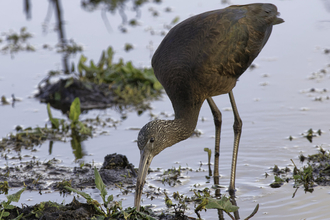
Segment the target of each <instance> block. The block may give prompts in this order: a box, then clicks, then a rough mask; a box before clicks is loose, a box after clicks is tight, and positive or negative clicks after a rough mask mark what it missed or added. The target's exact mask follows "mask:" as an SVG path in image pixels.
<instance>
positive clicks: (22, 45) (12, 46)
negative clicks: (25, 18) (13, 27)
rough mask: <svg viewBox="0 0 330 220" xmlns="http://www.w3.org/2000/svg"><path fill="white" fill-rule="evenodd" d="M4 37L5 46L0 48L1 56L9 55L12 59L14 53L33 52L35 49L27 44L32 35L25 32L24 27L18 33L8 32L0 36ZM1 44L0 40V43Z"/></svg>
mask: <svg viewBox="0 0 330 220" xmlns="http://www.w3.org/2000/svg"><path fill="white" fill-rule="evenodd" d="M2 35H3V36H4V37H5V41H6V42H7V45H5V46H3V47H1V48H0V52H2V53H3V54H7V53H10V55H11V56H12V57H13V55H14V54H15V53H18V52H20V51H29V52H31V51H32V52H33V51H35V48H34V47H33V46H32V45H31V44H29V43H28V42H27V41H28V39H30V38H32V34H31V33H29V32H27V29H26V27H22V28H21V29H20V32H19V33H16V32H14V31H9V32H8V33H3V34H2ZM1 42H2V40H1V38H0V43H1Z"/></svg>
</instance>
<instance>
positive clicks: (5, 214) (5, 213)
mask: <svg viewBox="0 0 330 220" xmlns="http://www.w3.org/2000/svg"><path fill="white" fill-rule="evenodd" d="M9 215H10V213H9V212H4V213H3V214H2V216H3V217H7V216H9Z"/></svg>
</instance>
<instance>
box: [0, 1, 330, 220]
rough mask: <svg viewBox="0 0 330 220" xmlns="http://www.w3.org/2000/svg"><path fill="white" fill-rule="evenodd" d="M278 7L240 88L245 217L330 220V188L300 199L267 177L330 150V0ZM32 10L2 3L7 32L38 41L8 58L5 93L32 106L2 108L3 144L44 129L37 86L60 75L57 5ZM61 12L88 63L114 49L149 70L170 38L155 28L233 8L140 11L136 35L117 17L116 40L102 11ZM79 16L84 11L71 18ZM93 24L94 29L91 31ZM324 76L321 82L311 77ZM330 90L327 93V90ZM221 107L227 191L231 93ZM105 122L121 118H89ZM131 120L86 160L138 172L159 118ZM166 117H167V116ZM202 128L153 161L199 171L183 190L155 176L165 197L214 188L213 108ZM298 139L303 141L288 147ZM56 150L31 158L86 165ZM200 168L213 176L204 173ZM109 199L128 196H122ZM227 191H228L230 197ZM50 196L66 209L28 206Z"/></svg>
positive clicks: (205, 5) (93, 145) (30, 196)
mask: <svg viewBox="0 0 330 220" xmlns="http://www.w3.org/2000/svg"><path fill="white" fill-rule="evenodd" d="M266 2H270V1H266ZM271 2H272V3H274V4H276V5H277V7H278V9H279V11H280V12H281V17H282V18H283V19H284V20H285V23H283V24H281V25H278V26H275V27H274V29H273V33H272V36H271V37H270V39H269V41H268V43H267V45H266V46H265V48H264V49H263V51H262V52H261V53H260V55H259V57H258V58H257V59H256V60H255V64H256V65H257V68H255V69H253V70H248V71H246V73H245V74H243V75H242V77H241V78H240V80H239V81H238V83H237V86H236V88H235V89H234V95H235V98H236V102H237V105H238V109H239V112H240V115H241V118H242V120H243V134H242V138H241V144H240V151H239V158H238V159H239V160H238V167H237V178H236V187H237V204H238V206H239V207H240V209H239V211H240V215H241V217H242V218H245V217H246V216H248V215H249V214H250V213H251V212H252V210H253V209H254V207H255V205H256V204H257V203H259V204H260V209H259V212H258V214H257V215H256V216H255V219H327V218H328V216H330V211H329V210H328V205H327V204H328V200H329V198H330V194H329V193H330V188H328V187H316V188H315V191H314V192H313V193H312V194H310V193H307V194H305V193H304V192H303V189H299V190H298V192H297V193H296V196H295V197H294V198H292V195H293V193H294V191H295V189H294V188H292V184H291V183H290V184H285V185H284V186H283V187H281V188H279V189H272V188H270V187H269V184H270V183H271V182H272V181H273V176H272V175H270V176H268V177H267V178H265V175H264V174H265V172H267V173H269V174H271V169H270V168H271V167H272V166H274V164H277V165H278V166H280V167H285V166H288V167H289V168H293V166H292V163H291V161H290V159H293V160H294V162H295V163H296V164H297V165H298V166H300V163H299V161H298V155H299V154H300V153H304V154H313V153H316V152H317V149H318V147H319V146H322V147H323V148H324V149H327V150H328V149H330V134H329V133H330V130H329V129H330V113H329V109H330V100H327V99H326V97H327V96H330V92H329V91H330V87H329V85H330V67H329V66H328V64H330V55H329V54H325V53H324V49H326V48H328V49H330V43H329V36H330V9H329V5H330V1H329V0H315V1H300V0H292V1H275V0H274V1H271ZM32 3H33V4H34V5H33V10H32V19H31V20H29V21H26V20H25V15H24V14H23V13H22V5H21V4H19V3H16V4H14V3H13V5H8V3H6V4H5V3H4V2H2V3H0V19H1V20H2V21H5V20H6V21H8V22H1V24H0V31H2V32H8V30H9V29H13V30H15V31H18V30H19V28H20V27H22V26H27V27H28V30H29V31H31V32H32V33H33V34H34V35H35V38H33V39H32V40H31V44H33V45H35V46H36V47H37V48H38V51H37V52H35V53H26V52H23V53H19V54H17V55H15V57H14V58H11V57H10V56H9V55H1V56H0V62H1V67H0V95H5V96H6V97H10V96H11V94H12V93H14V94H15V95H16V96H18V97H22V98H23V101H22V102H20V103H16V105H15V107H14V108H13V107H11V106H0V112H1V114H0V121H1V126H0V135H1V136H2V137H3V136H5V135H6V134H7V133H9V132H12V131H13V128H14V127H15V125H23V126H24V127H29V126H36V125H39V126H44V124H45V122H46V121H47V118H48V117H47V112H46V106H45V105H44V104H39V102H38V101H37V100H35V99H33V98H30V97H31V96H32V92H33V90H34V89H35V86H36V85H37V84H38V82H40V81H41V80H42V79H43V78H44V77H45V76H46V73H47V71H48V70H50V69H52V70H54V69H61V56H60V55H59V54H57V53H56V52H55V51H54V50H53V51H45V50H42V49H41V47H42V44H44V43H48V44H55V43H56V42H57V35H56V33H54V32H53V31H51V28H50V30H49V32H48V33H47V34H46V33H43V32H42V27H41V23H42V22H43V21H44V19H45V17H46V10H47V7H48V3H47V2H43V3H42V2H38V3H37V2H35V1H33V2H32ZM230 3H231V4H246V3H251V1H230ZM37 4H38V5H37ZM62 4H63V6H62V7H63V9H64V18H65V20H66V28H67V32H66V34H67V36H68V38H73V39H75V41H76V42H78V43H80V44H83V45H84V47H85V49H86V50H85V51H84V52H83V53H84V54H85V55H86V56H87V57H89V58H94V60H98V58H99V55H100V51H101V50H103V49H105V48H106V47H107V46H108V45H112V46H113V47H114V48H115V51H116V57H115V58H116V59H118V58H119V57H124V59H125V60H133V62H134V63H135V64H136V65H138V66H145V65H149V63H150V51H149V49H147V46H148V45H149V46H150V42H152V45H153V47H154V48H156V47H157V45H158V44H159V43H160V41H161V39H162V38H163V37H162V36H160V35H150V34H149V33H148V31H146V29H149V28H150V27H152V28H153V29H154V30H155V31H156V33H157V31H158V32H159V31H161V30H164V29H163V25H164V23H166V24H169V23H170V21H171V20H172V19H173V18H174V17H175V16H179V17H180V20H183V19H185V18H187V17H189V16H190V15H193V14H198V13H200V12H203V11H207V10H212V9H216V8H222V7H225V6H226V4H220V1H218V0H212V1H199V0H193V1H191V0H190V1H165V2H164V3H163V4H160V5H152V7H153V8H155V9H157V10H159V11H160V12H161V13H160V16H159V17H152V16H151V15H150V12H149V11H148V9H149V7H151V6H150V5H149V6H146V7H143V8H142V9H141V11H142V17H141V26H140V27H137V28H130V29H129V32H128V33H127V34H122V33H120V31H119V30H118V29H117V26H118V25H119V24H120V22H121V18H120V17H119V16H118V15H117V16H111V15H110V14H109V15H108V17H109V20H110V23H111V27H112V31H111V32H110V33H109V32H108V31H107V29H106V28H105V25H104V22H103V20H102V19H101V12H100V11H96V12H93V13H88V12H86V11H82V10H80V9H79V7H80V3H79V2H78V1H76V2H71V3H68V2H62ZM187 4H189V7H187ZM167 6H171V7H172V8H173V12H171V13H165V12H164V11H163V10H164V8H165V7H167ZM37 9H38V10H37ZM41 9H42V10H41ZM72 11H74V12H75V13H72V14H71V12H72ZM73 14H74V15H73ZM132 14H134V13H133V12H132V13H131V12H128V15H132ZM53 16H54V15H53ZM53 19H54V18H53ZM85 24H90V25H88V28H86V25H85ZM52 25H54V20H51V21H50V27H52ZM132 36H134V38H133V37H132ZM127 42H129V43H132V44H134V46H135V47H136V49H135V50H133V51H132V52H129V53H126V52H124V50H123V46H124V44H125V43H127ZM78 58H79V56H77V57H75V58H73V61H76V60H77V59H78ZM321 69H324V70H325V71H326V72H327V74H318V73H320V70H321ZM312 73H315V74H314V75H313V74H312ZM315 75H316V77H314V78H315V79H311V77H312V76H315ZM311 88H315V90H316V92H309V91H310V89H311ZM324 89H326V91H323V90H324ZM322 91H323V92H322ZM320 97H321V98H323V99H322V100H321V101H315V100H314V99H315V98H320ZM215 101H216V103H217V104H218V106H219V108H220V109H222V113H223V128H222V129H223V130H222V136H221V138H222V139H221V152H220V158H221V161H220V173H221V179H220V183H221V185H222V186H224V187H227V186H228V183H229V177H230V176H229V175H230V163H231V153H232V143H233V132H232V123H233V116H232V111H230V103H229V99H228V97H227V96H226V95H224V96H220V97H215ZM152 107H153V109H152V110H151V112H152V113H153V114H160V113H161V112H165V113H167V114H168V115H172V114H173V110H172V106H171V103H170V101H169V100H168V98H167V97H166V96H164V97H163V98H162V100H159V101H155V102H153V103H152ZM53 114H54V116H55V117H64V116H62V115H61V113H60V112H58V111H55V110H53ZM98 115H99V116H100V117H102V118H107V117H112V118H114V119H117V120H121V115H120V114H119V113H118V112H116V111H114V110H111V109H108V110H103V111H96V110H94V111H90V112H89V113H88V114H86V115H83V118H94V117H96V116H98ZM127 116H128V117H127V119H126V120H122V121H121V122H120V123H119V124H118V125H117V128H116V129H114V128H108V129H107V131H108V135H100V136H97V137H95V138H93V139H90V140H88V141H86V142H83V144H82V145H83V149H84V152H85V154H86V156H85V157H84V158H83V160H84V161H86V162H92V161H94V162H95V163H96V164H100V163H102V161H103V157H104V155H105V154H108V153H114V152H116V153H121V154H125V155H127V157H128V159H129V161H130V162H132V163H133V164H134V165H135V166H137V165H138V162H139V151H138V149H137V147H136V143H134V140H135V139H136V136H137V133H138V131H137V130H133V129H130V128H139V127H142V126H143V125H144V124H145V123H146V122H147V121H149V120H150V116H149V112H145V113H144V114H143V115H142V116H140V117H138V116H137V114H136V113H135V112H128V113H127ZM162 117H164V116H160V118H162ZM169 118H171V116H169ZM310 128H313V129H314V130H318V129H321V130H322V131H324V133H323V134H322V136H321V137H318V138H314V139H313V143H309V142H308V141H307V140H306V139H305V138H302V137H301V135H300V134H301V133H302V132H305V131H307V130H308V129H310ZM197 129H199V130H201V131H202V135H201V136H200V137H193V138H190V139H188V140H186V141H184V142H181V143H179V144H177V145H175V146H173V147H171V148H169V149H166V150H165V151H163V152H162V153H161V154H160V155H158V156H157V157H156V158H155V159H154V161H153V163H152V165H151V167H152V168H162V169H167V168H171V167H179V166H182V167H189V168H192V169H193V171H189V172H187V173H183V176H184V179H183V180H182V182H183V184H182V185H179V186H175V187H170V186H168V185H163V184H162V183H161V182H160V181H159V178H160V177H159V176H157V173H156V174H150V175H149V176H148V179H147V182H148V185H152V186H155V187H160V188H161V189H166V190H167V191H168V192H169V194H171V192H174V191H179V192H180V193H182V194H185V195H188V196H190V195H192V193H191V192H190V190H191V189H195V188H197V189H204V188H205V187H211V186H212V184H211V183H207V180H206V178H205V176H206V175H207V174H208V172H207V165H206V163H207V156H206V153H205V152H204V151H203V149H204V147H209V148H212V147H213V145H214V126H213V119H212V115H211V112H210V110H209V108H208V106H207V105H206V104H205V105H204V106H203V107H202V110H201V112H200V120H199V122H198V124H197ZM289 136H293V137H295V138H294V139H293V140H292V141H289V140H288V137H289ZM48 144H49V143H48V142H45V143H44V144H43V145H42V146H40V147H38V148H37V151H36V152H33V153H32V155H34V156H36V157H37V158H38V159H39V160H40V161H45V160H48V159H51V158H53V157H56V158H58V159H61V160H62V161H63V165H66V166H74V165H76V162H77V161H76V160H75V158H74V156H73V154H72V149H71V147H70V144H69V141H68V142H67V143H57V142H56V143H55V144H54V146H53V150H52V153H51V154H49V149H48ZM9 155H10V154H9ZM13 155H14V154H13ZM21 155H31V152H30V151H23V152H21ZM0 163H1V166H4V165H5V164H6V163H8V164H18V163H19V161H16V160H8V161H5V160H4V159H3V158H1V162H0ZM201 163H202V165H200V164H201ZM199 168H201V169H202V170H205V171H200V172H196V170H198V169H199ZM194 185H195V186H194ZM13 191H15V190H13ZM13 191H12V192H13ZM90 193H91V194H93V195H94V196H95V197H94V198H99V197H98V196H97V192H94V191H91V192H90ZM109 193H113V194H119V192H117V191H110V192H109ZM222 193H226V192H225V189H224V190H222ZM50 196H52V197H50ZM133 196H134V194H128V195H126V196H121V197H120V198H122V199H123V200H124V201H123V204H124V206H132V205H133ZM49 198H54V199H53V200H54V201H55V200H56V201H58V202H62V200H63V198H61V197H59V196H58V195H57V193H49V194H47V198H46V197H44V196H40V195H37V193H34V192H32V193H29V192H26V193H24V194H23V195H22V200H21V202H24V203H27V204H33V203H36V202H40V201H45V200H49ZM144 198H145V197H144ZM0 199H1V200H2V199H4V195H0ZM65 200H67V201H66V202H70V200H71V198H65ZM148 204H152V205H154V206H156V209H162V208H164V202H163V197H159V198H156V199H155V200H153V201H151V200H149V199H145V200H144V202H143V203H142V205H148ZM187 213H189V215H191V216H195V214H194V213H193V210H188V211H187ZM216 216H217V214H216V212H214V211H210V210H208V211H207V212H203V213H202V217H203V218H205V219H215V218H216Z"/></svg>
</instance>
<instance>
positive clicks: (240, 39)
mask: <svg viewBox="0 0 330 220" xmlns="http://www.w3.org/2000/svg"><path fill="white" fill-rule="evenodd" d="M277 15H278V12H277V8H276V6H275V5H272V4H250V5H233V6H230V7H227V8H225V9H220V10H215V11H209V12H205V13H202V14H199V15H196V16H193V17H191V18H188V19H186V20H184V21H183V22H181V23H179V24H178V25H176V26H175V27H173V28H172V29H171V30H170V31H169V33H168V34H167V35H166V36H165V38H164V39H163V41H162V42H161V44H160V45H159V47H158V49H157V50H156V52H155V54H154V56H153V58H152V67H153V68H154V72H155V75H156V77H157V79H158V80H159V82H160V83H161V84H162V85H163V87H164V89H165V91H166V93H167V95H168V96H169V98H170V100H171V102H172V105H173V108H174V112H175V119H174V120H155V121H151V122H149V123H148V124H146V125H145V126H144V127H143V128H142V129H141V131H140V133H139V136H138V146H139V149H140V153H141V158H140V165H139V175H138V179H137V185H136V193H135V206H136V207H137V209H139V206H140V199H141V194H142V189H143V185H144V182H145V178H146V175H147V171H148V168H149V166H150V163H151V160H152V159H153V157H154V156H156V155H157V154H159V153H160V152H161V151H162V150H164V149H165V148H167V147H170V146H172V145H173V144H175V143H177V142H179V141H182V140H184V139H187V138H188V137H190V135H191V134H192V132H193V131H194V129H195V127H196V124H197V119H198V114H199V111H200V108H201V106H202V104H203V102H204V101H205V99H207V101H208V103H209V105H210V108H211V110H212V113H213V115H214V120H215V126H216V150H215V156H216V158H215V159H216V160H218V157H219V140H220V127H221V113H220V111H219V110H218V108H217V107H216V105H215V103H214V102H213V100H212V98H211V97H212V96H216V95H221V94H226V93H229V96H230V101H231V103H232V107H233V111H234V115H235V123H234V132H235V141H234V154H233V163H232V173H231V182H230V186H229V189H230V190H232V191H234V189H235V171H236V160H237V152H238V143H239V139H240V133H241V127H242V122H241V120H240V118H239V115H238V112H237V108H236V104H235V101H234V97H233V94H232V89H233V88H234V87H235V85H236V81H237V79H238V78H239V77H240V75H242V74H243V72H244V71H245V70H246V69H247V68H248V67H249V66H250V64H251V63H252V61H253V60H254V59H255V58H256V57H257V56H258V54H259V53H260V51H261V49H262V48H263V47H264V45H265V44H266V42H267V40H268V38H269V36H270V34H271V31H272V27H273V25H275V24H279V23H282V22H283V20H282V19H281V18H278V17H277ZM214 172H215V173H214V175H215V176H216V177H218V176H219V174H218V162H217V161H216V162H215V171H214Z"/></svg>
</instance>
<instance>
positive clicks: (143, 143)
mask: <svg viewBox="0 0 330 220" xmlns="http://www.w3.org/2000/svg"><path fill="white" fill-rule="evenodd" d="M167 122H168V121H164V120H155V121H151V122H149V123H147V124H146V125H145V126H144V127H143V128H142V129H141V130H140V133H139V136H138V147H139V149H140V164H139V172H138V177H137V181H136V191H135V200H134V206H135V207H136V209H137V210H138V211H139V210H140V201H141V196H142V190H143V186H144V182H145V179H146V176H147V173H148V169H149V167H150V164H151V161H152V159H153V158H154V157H155V156H156V155H157V154H159V153H160V152H161V151H162V150H163V149H165V148H166V147H169V146H171V145H172V143H171V142H170V141H168V140H167V138H166V137H167V135H166V128H167V127H168V126H167Z"/></svg>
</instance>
